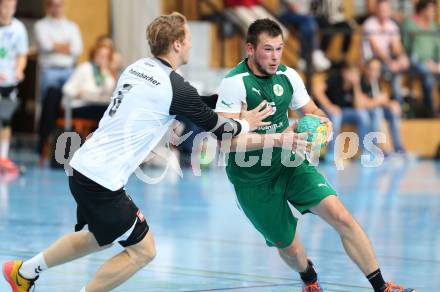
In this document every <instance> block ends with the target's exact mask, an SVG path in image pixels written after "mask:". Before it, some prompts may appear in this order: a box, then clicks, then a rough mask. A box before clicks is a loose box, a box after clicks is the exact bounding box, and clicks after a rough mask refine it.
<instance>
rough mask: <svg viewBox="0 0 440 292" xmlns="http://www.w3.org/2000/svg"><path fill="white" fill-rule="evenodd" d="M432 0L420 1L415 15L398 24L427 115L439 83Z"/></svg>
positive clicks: (439, 35)
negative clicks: (400, 26) (434, 90)
mask: <svg viewBox="0 0 440 292" xmlns="http://www.w3.org/2000/svg"><path fill="white" fill-rule="evenodd" d="M435 11H436V3H435V1H434V0H420V1H419V2H418V3H417V4H416V6H415V14H414V15H413V16H412V17H409V18H407V19H406V20H405V21H404V23H403V26H402V33H403V43H404V45H405V48H406V50H407V52H408V53H409V54H410V60H411V69H412V70H413V72H415V73H416V74H417V75H418V76H420V78H421V82H422V90H423V100H424V104H425V107H426V108H427V110H428V113H429V115H430V116H435V115H436V112H437V111H436V110H435V108H434V102H433V88H434V83H435V81H436V80H437V84H438V85H440V30H439V26H438V25H437V23H436V21H435Z"/></svg>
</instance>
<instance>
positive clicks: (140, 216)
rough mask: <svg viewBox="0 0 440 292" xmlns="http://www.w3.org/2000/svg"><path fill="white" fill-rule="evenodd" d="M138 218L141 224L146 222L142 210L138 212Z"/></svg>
mask: <svg viewBox="0 0 440 292" xmlns="http://www.w3.org/2000/svg"><path fill="white" fill-rule="evenodd" d="M136 216H137V217H138V219H139V221H140V222H144V221H145V217H144V214H142V212H141V210H138V211H137V213H136Z"/></svg>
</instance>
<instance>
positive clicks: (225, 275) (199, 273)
mask: <svg viewBox="0 0 440 292" xmlns="http://www.w3.org/2000/svg"><path fill="white" fill-rule="evenodd" d="M3 252H4V250H1V249H0V254H2V253H3ZM15 254H18V255H19V256H21V255H23V256H28V257H29V256H31V255H34V254H35V252H30V251H16V253H15ZM90 260H92V261H94V262H98V261H99V262H100V263H101V262H103V261H105V260H106V258H100V257H97V256H96V255H91V256H90V257H89V258H88V261H90ZM149 269H151V270H153V271H154V272H160V273H164V272H165V273H170V274H181V275H182V274H184V275H187V276H193V277H202V278H216V279H221V280H228V281H244V280H245V279H236V278H231V277H237V276H238V277H240V276H242V277H245V278H247V280H248V281H254V282H262V283H268V284H270V285H278V286H285V285H286V284H273V283H269V282H268V281H270V280H272V281H289V283H293V282H292V279H291V278H285V277H276V276H267V275H256V274H245V273H236V272H225V271H212V270H206V269H194V268H188V267H179V266H165V265H157V264H151V265H150V266H149ZM184 271H186V272H187V273H186V274H185V273H184ZM191 272H194V273H191ZM262 279H265V280H266V281H263V280H262ZM299 283H300V282H299V281H298V282H297V285H298V284H299ZM321 283H322V284H325V285H333V286H337V287H345V288H348V287H350V288H357V289H370V288H368V287H364V286H358V285H350V284H343V283H339V284H336V283H330V282H322V281H321ZM289 285H290V284H289ZM242 288H246V287H245V286H244V287H242ZM237 289H238V288H237ZM327 290H328V289H327ZM195 291H197V290H195ZM202 291H204V290H202ZM334 291H338V290H334ZM341 291H345V290H341Z"/></svg>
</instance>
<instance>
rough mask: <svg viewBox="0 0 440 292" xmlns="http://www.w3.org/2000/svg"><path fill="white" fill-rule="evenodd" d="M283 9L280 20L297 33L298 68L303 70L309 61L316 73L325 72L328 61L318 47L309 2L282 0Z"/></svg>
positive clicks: (317, 34)
mask: <svg viewBox="0 0 440 292" xmlns="http://www.w3.org/2000/svg"><path fill="white" fill-rule="evenodd" d="M282 2H283V3H282V4H283V7H284V9H283V10H282V12H281V13H280V16H279V18H280V20H281V22H282V23H284V24H285V25H291V26H293V27H295V28H296V29H297V30H298V32H299V41H300V44H301V59H300V61H299V66H298V67H299V68H300V69H301V70H304V69H305V68H306V66H307V64H308V62H307V60H311V62H312V64H313V67H314V69H315V70H317V71H325V70H327V69H329V68H330V65H331V63H330V61H329V60H328V59H327V58H326V57H325V54H324V52H323V51H322V50H321V49H320V46H319V29H318V24H317V23H316V19H315V17H314V16H311V15H309V13H310V9H309V1H307V0H283V1H282Z"/></svg>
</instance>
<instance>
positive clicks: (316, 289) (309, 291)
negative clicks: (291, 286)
mask: <svg viewBox="0 0 440 292" xmlns="http://www.w3.org/2000/svg"><path fill="white" fill-rule="evenodd" d="M322 291H324V290H322V288H321V286H320V285H319V282H318V281H315V282H314V283H311V284H304V285H303V288H302V292H322Z"/></svg>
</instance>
